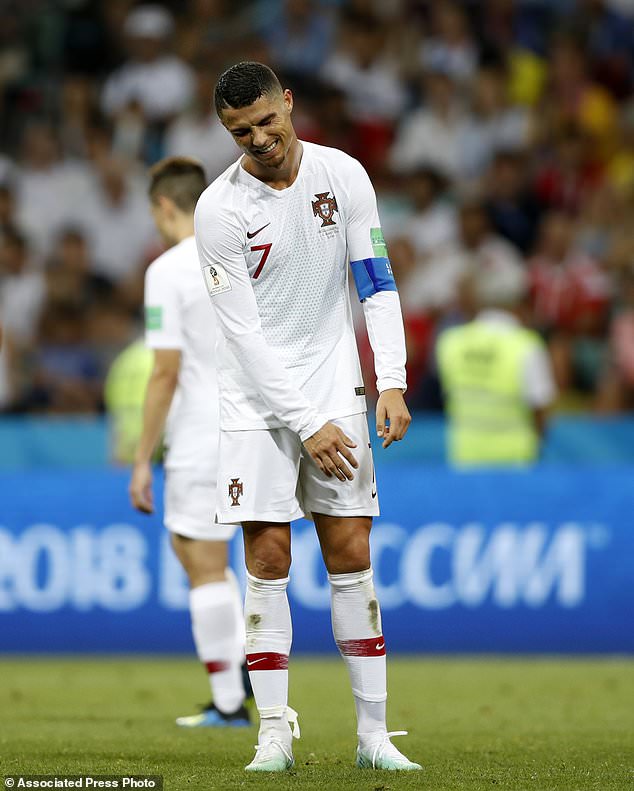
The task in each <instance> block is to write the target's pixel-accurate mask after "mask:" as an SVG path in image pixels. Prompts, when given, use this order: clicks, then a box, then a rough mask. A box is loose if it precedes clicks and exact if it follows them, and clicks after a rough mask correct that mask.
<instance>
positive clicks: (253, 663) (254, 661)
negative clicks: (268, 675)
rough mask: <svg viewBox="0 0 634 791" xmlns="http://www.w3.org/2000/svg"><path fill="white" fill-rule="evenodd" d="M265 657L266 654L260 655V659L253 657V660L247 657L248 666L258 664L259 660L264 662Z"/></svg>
mask: <svg viewBox="0 0 634 791" xmlns="http://www.w3.org/2000/svg"><path fill="white" fill-rule="evenodd" d="M265 659H266V657H265V656H263V657H260V659H252V660H251V661H249V660H248V659H247V667H251V665H257V663H258V662H264V660H265Z"/></svg>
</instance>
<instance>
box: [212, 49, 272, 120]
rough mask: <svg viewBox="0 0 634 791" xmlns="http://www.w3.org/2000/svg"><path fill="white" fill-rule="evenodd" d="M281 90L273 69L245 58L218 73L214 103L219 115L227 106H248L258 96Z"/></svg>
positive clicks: (234, 107) (235, 108)
mask: <svg viewBox="0 0 634 791" xmlns="http://www.w3.org/2000/svg"><path fill="white" fill-rule="evenodd" d="M281 92H282V85H281V83H280V81H279V80H278V78H277V75H276V74H275V72H274V71H273V69H270V68H269V67H268V66H265V65H264V63H256V62H255V61H250V60H245V61H242V62H241V63H236V64H235V66H231V68H229V69H227V70H226V71H225V72H223V74H221V75H220V79H219V80H218V82H217V83H216V89H215V91H214V104H215V105H216V112H217V113H218V115H220V113H221V112H222V110H226V109H227V107H231V108H232V109H234V110H237V109H239V108H240V107H248V106H249V105H250V104H253V102H255V101H257V100H258V99H259V98H260V96H264V95H265V94H271V93H281Z"/></svg>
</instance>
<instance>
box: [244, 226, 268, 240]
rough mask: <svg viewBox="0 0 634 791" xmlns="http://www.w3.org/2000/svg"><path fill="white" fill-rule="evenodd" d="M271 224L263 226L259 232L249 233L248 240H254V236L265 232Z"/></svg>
mask: <svg viewBox="0 0 634 791" xmlns="http://www.w3.org/2000/svg"><path fill="white" fill-rule="evenodd" d="M270 224H271V223H270V222H267V224H266V225H263V226H262V227H261V228H258V229H257V231H253V233H249V232H248V231H247V239H253V237H254V236H257V235H258V234H259V233H260V231H263V230H264V229H265V228H268V227H269V225H270Z"/></svg>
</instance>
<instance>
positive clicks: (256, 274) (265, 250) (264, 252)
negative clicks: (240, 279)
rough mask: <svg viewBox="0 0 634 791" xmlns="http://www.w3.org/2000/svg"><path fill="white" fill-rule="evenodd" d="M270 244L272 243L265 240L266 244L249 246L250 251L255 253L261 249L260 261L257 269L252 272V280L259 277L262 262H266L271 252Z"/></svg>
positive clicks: (262, 265)
mask: <svg viewBox="0 0 634 791" xmlns="http://www.w3.org/2000/svg"><path fill="white" fill-rule="evenodd" d="M271 246H272V243H271V242H267V243H266V244H256V245H253V247H252V248H251V252H252V253H257V252H259V251H262V258H260V263H259V264H258V266H257V269H256V270H255V272H254V273H253V279H254V280H257V279H258V278H259V277H260V273H261V272H262V269H263V268H264V264H266V259H267V258H268V257H269V253H270V252H271Z"/></svg>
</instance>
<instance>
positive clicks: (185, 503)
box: [163, 470, 236, 541]
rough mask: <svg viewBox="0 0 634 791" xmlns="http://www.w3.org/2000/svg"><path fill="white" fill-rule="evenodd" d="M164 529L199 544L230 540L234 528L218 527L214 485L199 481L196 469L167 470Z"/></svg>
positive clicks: (207, 480) (208, 480)
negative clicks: (195, 540)
mask: <svg viewBox="0 0 634 791" xmlns="http://www.w3.org/2000/svg"><path fill="white" fill-rule="evenodd" d="M163 501H164V508H165V515H164V518H163V521H164V522H165V527H166V528H167V529H168V530H169V531H170V532H172V533H177V534H178V535H179V536H185V537H186V538H195V539H197V540H199V541H229V539H231V538H233V534H234V533H235V532H236V525H225V524H218V523H217V522H215V521H214V519H215V511H216V482H215V481H214V480H213V478H211V479H210V478H204V479H201V477H200V472H199V471H198V470H166V471H165V491H164V498H163Z"/></svg>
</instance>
